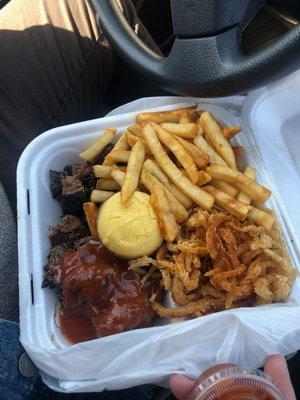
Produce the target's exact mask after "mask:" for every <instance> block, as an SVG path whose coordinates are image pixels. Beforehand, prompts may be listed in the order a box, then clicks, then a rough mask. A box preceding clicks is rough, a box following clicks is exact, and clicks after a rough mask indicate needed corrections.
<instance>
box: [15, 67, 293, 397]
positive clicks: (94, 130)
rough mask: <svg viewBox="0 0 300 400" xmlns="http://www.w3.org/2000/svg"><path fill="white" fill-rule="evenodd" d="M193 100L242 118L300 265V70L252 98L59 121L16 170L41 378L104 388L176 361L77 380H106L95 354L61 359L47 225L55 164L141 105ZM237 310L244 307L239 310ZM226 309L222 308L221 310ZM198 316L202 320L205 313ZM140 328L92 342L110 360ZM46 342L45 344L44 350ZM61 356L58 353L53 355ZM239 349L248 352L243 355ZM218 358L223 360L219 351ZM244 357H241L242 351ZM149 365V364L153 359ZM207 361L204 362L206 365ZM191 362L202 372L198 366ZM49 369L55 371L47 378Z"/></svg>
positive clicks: (25, 311)
mask: <svg viewBox="0 0 300 400" xmlns="http://www.w3.org/2000/svg"><path fill="white" fill-rule="evenodd" d="M195 102H196V103H198V104H199V107H200V108H204V109H207V110H209V111H211V112H213V113H214V114H215V115H216V116H217V118H218V119H220V120H221V121H222V122H223V123H225V124H227V123H228V124H235V125H241V124H242V125H243V126H244V128H245V129H244V132H243V133H242V134H241V135H238V138H237V139H235V144H236V145H241V146H243V147H244V149H245V152H244V154H245V156H246V159H247V163H248V162H249V164H250V165H252V166H253V167H254V168H256V169H257V171H258V180H259V181H260V182H261V183H263V184H265V185H266V186H268V187H270V189H271V190H272V192H273V196H272V197H271V200H270V201H269V202H268V203H267V206H269V207H270V208H273V209H274V210H275V212H276V214H277V216H278V218H279V222H280V223H281V226H282V230H283V234H284V237H285V240H286V243H287V246H288V249H289V251H290V254H291V257H292V259H293V262H294V264H295V266H296V267H298V266H299V259H300V244H299V240H300V132H299V126H300V73H299V72H297V73H295V74H293V75H291V76H289V77H288V78H285V79H284V80H282V81H280V82H277V83H276V84H273V85H271V86H268V87H267V88H263V89H260V90H257V91H254V92H251V93H250V94H248V95H247V96H246V97H244V96H234V97H226V98H217V99H196V98H182V97H155V98H145V99H140V100H137V101H134V102H132V103H129V104H127V105H124V106H121V107H119V108H118V109H116V110H114V111H113V112H112V113H110V114H109V115H108V116H107V117H104V118H99V119H95V120H91V121H86V122H81V123H77V124H73V125H67V126H62V127H58V128H55V129H52V130H50V131H47V132H45V133H43V134H41V135H40V136H38V137H37V138H36V139H35V140H34V141H33V142H31V143H30V144H29V145H28V146H27V148H26V149H25V150H24V152H23V154H22V156H21V158H20V161H19V165H18V170H17V197H18V248H19V250H18V251H19V291H20V330H21V341H22V343H23V345H24V346H25V348H26V350H27V351H28V352H29V354H30V356H31V357H32V358H33V360H34V361H35V363H36V364H37V365H38V366H39V368H40V369H41V370H42V371H44V372H45V373H44V374H43V379H44V380H45V381H46V382H47V383H48V384H49V385H50V386H51V387H53V388H54V389H56V390H65V391H84V390H85V391H91V390H103V389H104V388H105V387H108V388H111V389H114V388H115V389H116V388H121V387H128V386H131V385H135V384H137V383H147V382H155V383H157V382H158V381H159V376H161V378H162V377H163V376H166V375H167V373H168V372H169V371H170V368H171V367H169V366H165V370H164V369H162V371H161V373H160V372H159V371H158V372H157V373H154V374H153V375H151V377H152V378H151V379H150V378H149V379H148V378H146V376H147V374H146V372H144V376H145V380H144V381H143V379H142V378H140V379H131V376H132V375H130V376H129V377H127V381H126V382H124V381H123V383H120V382H119V381H118V379H117V378H116V372H113V373H112V374H113V376H110V375H109V374H108V376H106V378H105V383H103V384H102V386H101V384H99V385H98V386H95V385H92V384H87V383H86V381H81V382H78V380H81V379H82V380H93V379H98V381H97V382H99V379H100V381H101V376H102V375H101V373H100V372H99V368H100V369H101V366H100V365H98V364H97V361H95V368H98V372H97V373H96V372H95V373H94V372H93V371H94V370H93V366H90V365H85V364H84V366H83V367H82V366H81V367H80V368H78V367H76V368H75V366H74V368H72V366H70V365H63V363H62V362H60V364H58V359H59V356H60V354H61V353H62V352H63V351H65V352H66V354H71V351H72V350H71V347H76V346H70V344H69V343H68V342H67V341H66V340H65V339H64V338H63V336H62V335H61V333H60V330H59V328H58V327H57V324H56V321H55V310H56V307H57V296H56V293H55V291H54V290H50V289H42V288H41V285H42V281H43V276H44V266H45V265H46V263H47V254H48V251H49V247H50V246H49V241H48V235H49V226H51V225H53V224H56V223H58V222H59V220H60V217H61V214H62V212H61V209H60V206H59V204H58V203H57V201H55V200H53V199H52V197H51V193H50V188H49V170H50V169H55V170H60V169H63V168H64V167H65V166H66V165H70V164H73V163H76V162H79V161H80V159H79V157H78V153H79V151H80V150H82V149H83V148H84V147H86V146H87V145H88V144H89V143H90V142H91V141H93V140H94V139H95V138H96V137H98V136H99V134H100V133H101V131H103V130H104V129H105V128H107V127H110V126H114V127H116V128H118V133H119V134H120V133H121V132H122V131H124V129H125V128H126V127H127V126H128V125H130V124H132V123H134V118H135V115H136V113H137V112H138V111H141V110H149V109H152V108H154V109H160V110H162V109H169V108H176V107H178V105H179V104H180V105H186V104H190V103H195ZM298 286H299V283H298V279H297V281H296V283H295V285H294V288H293V290H292V292H291V295H290V299H289V302H288V303H287V304H286V306H288V305H289V304H290V305H292V306H295V305H299V304H300V301H299V300H298V294H299V293H300V289H299V287H298ZM268 307H269V308H270V307H275V305H270V306H264V307H258V308H255V309H253V311H252V312H253V313H256V314H259V313H263V312H264V311H263V310H264V309H269V308H268ZM226 312H227V311H226ZM234 313H235V311H234V310H233V311H231V314H232V315H234ZM239 313H240V314H241V312H240V311H239ZM221 314H222V313H218V315H219V316H220V315H221ZM261 315H262V314H261ZM205 318H206V320H205ZM219 318H220V317H219ZM213 319H214V316H208V317H202V318H201V320H202V322H199V324H200V323H204V322H205V321H209V320H213ZM198 320H199V321H200V319H198ZM198 320H197V321H198ZM197 321H195V322H193V324H194V325H195V324H197ZM263 321H264V317H263V316H262V317H261V318H260V323H261V324H262V325H261V326H262V329H263V324H264V322H263ZM180 324H181V323H179V324H178V327H180V326H181V325H180ZM169 326H170V325H169ZM173 326H174V325H173ZM167 329H168V327H166V326H164V327H162V326H160V327H159V326H158V327H153V328H147V329H141V330H139V332H140V333H139V334H140V335H144V334H145V335H146V336H147V337H148V338H149V336H151V332H153V335H154V336H155V335H158V334H159V332H166V331H167ZM299 329H300V326H299ZM137 332H138V331H137V330H135V331H131V332H127V333H124V334H119V335H113V337H111V338H113V339H111V338H110V337H108V338H104V339H98V340H97V341H93V342H97V343H99V346H100V345H101V343H104V342H105V343H107V345H106V347H105V349H106V350H105V355H104V354H103V351H104V350H103V346H102V345H101V346H102V347H101V351H102V353H101V356H102V357H104V359H105V360H106V361H105V362H106V363H107V365H110V364H109V361H110V360H112V359H113V357H117V356H119V354H120V348H121V349H122V343H123V342H124V343H125V342H126V341H128V340H129V339H128V338H130V337H133V335H136V334H137ZM144 332H146V333H144ZM241 334H242V333H241ZM125 338H126V340H125ZM111 340H114V343H116V342H117V343H119V344H120V346H121V347H120V348H118V350H116V351H117V352H118V354H117V353H116V351H115V350H114V349H112V348H111V347H109V346H110V345H109V343H110V341H111ZM153 340H154V339H153ZM179 340H180V338H179ZM199 341H201V338H199ZM129 342H130V340H129ZM87 343H88V342H87ZM94 345H95V343H93V344H91V346H94ZM77 346H78V347H76V348H77V349H78V348H79V349H83V348H84V349H85V348H87V349H88V345H86V344H84V345H82V344H80V345H77ZM124 346H125V344H124ZM152 348H153V347H152ZM40 349H43V351H44V353H42V352H41V350H40ZM124 349H125V348H124ZM240 350H241V349H240ZM295 350H296V348H295V349H294V348H293V346H292V344H291V346H290V348H289V349H288V348H287V347H286V349H285V350H282V351H285V352H290V351H295ZM151 351H152V349H149V352H151ZM166 351H167V350H166ZM174 351H175V350H174ZM237 351H238V350H237ZM265 352H266V350H265V349H264V350H262V357H263V356H264V354H265ZM108 353H110V354H108ZM42 354H47V356H45V357H44V358H43V357H42ZM49 354H50V355H51V357H50V356H49ZM56 355H57V359H56V358H55V357H56ZM85 356H86V354H85ZM239 356H240V357H242V355H239ZM49 357H50V358H49ZM80 357H81V353H80V352H79V351H78V360H79V362H80V360H81V359H80ZM145 357H146V356H145ZM209 357H214V356H213V355H212V354H210V356H209V355H208V356H207V358H208V361H207V362H208V363H209V362H213V360H214V359H212V358H210V359H209ZM257 357H258V356H257ZM254 358H255V357H254ZM70 359H72V357H71V358H70ZM180 359H181V358H180V356H179V360H180ZM216 360H218V359H217V358H216ZM239 360H241V359H240V358H238V361H239ZM81 361H82V360H81ZM98 361H99V360H98ZM229 361H230V360H229ZM99 362H100V361H99ZM188 362H189V360H185V361H184V364H185V365H186V364H187V363H188ZM66 363H67V361H66ZM257 363H258V361H257V359H255V360H253V364H257ZM87 364H88V363H87ZM190 364H192V362H191V363H190ZM80 365H81V364H80ZM82 365H83V364H82ZM120 365H121V364H120ZM149 365H150V367H151V363H150V362H149ZM166 365H167V364H166ZM201 365H202V364H201ZM205 365H206V364H205V363H204V364H203V366H205ZM252 366H258V365H252ZM128 367H129V366H128ZM193 368H194V370H193V371H194V372H195V373H196V372H197V371H196V369H195V366H193ZM193 368H192V369H193ZM129 370H130V368H129ZM68 371H69V372H68ZM114 371H116V370H114ZM166 371H167V372H166ZM186 371H187V373H190V374H191V373H192V372H191V371H190V370H188V369H187V370H186ZM46 373H47V374H46ZM160 374H161V375H160ZM49 375H51V376H52V377H51V378H49ZM104 375H105V374H104ZM133 375H134V373H133ZM57 378H58V379H57ZM71 381H72V382H74V381H76V384H72V382H71ZM70 382H71V383H70ZM83 382H85V383H83ZM116 382H117V383H116Z"/></svg>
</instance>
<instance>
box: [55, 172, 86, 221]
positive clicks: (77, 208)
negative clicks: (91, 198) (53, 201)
mask: <svg viewBox="0 0 300 400" xmlns="http://www.w3.org/2000/svg"><path fill="white" fill-rule="evenodd" d="M86 200H87V196H86V192H85V190H84V187H83V185H82V183H81V182H80V181H79V180H78V179H76V178H74V177H73V176H66V177H64V178H63V179H62V194H61V207H62V210H63V213H64V214H73V215H80V214H82V204H83V203H84V202H85V201H86Z"/></svg>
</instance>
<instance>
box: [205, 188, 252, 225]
mask: <svg viewBox="0 0 300 400" xmlns="http://www.w3.org/2000/svg"><path fill="white" fill-rule="evenodd" d="M203 189H204V190H205V191H207V192H208V193H210V194H211V195H212V196H213V197H214V199H215V203H216V204H217V205H218V206H220V207H222V208H224V210H227V211H229V212H230V213H231V214H232V215H234V216H236V217H237V218H238V219H240V220H241V221H244V220H245V219H246V217H247V215H248V212H249V210H250V206H247V205H246V204H244V203H241V202H239V201H237V200H236V199H235V198H234V197H231V196H229V195H228V194H227V193H224V192H222V191H221V190H219V189H216V188H215V187H214V186H211V185H207V186H204V187H203Z"/></svg>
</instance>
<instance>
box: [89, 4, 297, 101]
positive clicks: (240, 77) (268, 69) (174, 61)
mask: <svg viewBox="0 0 300 400" xmlns="http://www.w3.org/2000/svg"><path fill="white" fill-rule="evenodd" d="M93 3H94V6H95V9H96V12H97V16H98V19H99V22H100V26H101V29H102V30H103V32H104V34H105V35H106V37H107V39H108V40H109V41H110V42H111V43H112V45H113V46H114V48H115V49H116V51H117V52H118V53H119V54H120V56H121V57H123V59H124V60H125V61H127V62H128V63H129V64H130V65H131V66H132V67H133V68H136V69H137V70H138V71H140V72H141V73H143V74H144V76H145V77H146V78H151V79H153V80H154V81H155V82H156V83H157V84H158V85H159V86H161V87H162V88H164V89H166V90H169V91H170V92H174V93H177V94H181V95H188V96H223V95H228V94H234V93H241V92H245V91H248V90H249V89H253V88H255V87H257V86H261V85H263V84H266V83H268V82H270V81H271V80H274V79H278V78H281V77H283V76H284V75H287V74H288V73H290V72H293V71H295V70H296V69H297V68H298V67H299V61H300V60H299V59H300V25H298V26H296V27H295V28H293V29H292V30H291V31H289V32H288V33H286V34H284V35H283V36H282V37H280V38H279V39H278V40H276V41H275V42H273V43H271V44H269V45H267V46H266V47H264V48H263V49H262V50H260V51H258V52H256V53H255V54H251V55H245V54H243V52H242V50H241V32H242V29H243V28H244V27H245V26H246V25H247V23H248V22H249V21H250V20H251V18H252V17H253V16H254V15H255V13H256V12H257V11H258V10H259V8H260V7H261V6H262V5H263V4H264V3H265V0H171V9H172V18H173V30H174V35H175V41H174V44H173V47H172V49H171V51H170V54H169V55H168V56H167V57H162V56H161V55H158V54H156V53H155V52H154V51H153V50H151V49H150V48H148V47H147V46H146V45H145V44H144V43H143V42H142V41H141V39H140V38H138V37H137V35H135V33H134V32H133V30H132V29H131V27H130V26H129V24H128V22H127V21H126V19H125V17H124V15H123V14H122V12H121V11H120V9H119V7H118V5H117V3H116V1H115V0H93Z"/></svg>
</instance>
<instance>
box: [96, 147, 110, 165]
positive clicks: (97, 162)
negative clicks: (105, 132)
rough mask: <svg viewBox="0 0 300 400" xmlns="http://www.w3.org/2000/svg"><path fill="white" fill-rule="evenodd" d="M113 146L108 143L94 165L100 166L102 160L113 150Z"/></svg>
mask: <svg viewBox="0 0 300 400" xmlns="http://www.w3.org/2000/svg"><path fill="white" fill-rule="evenodd" d="M114 146H115V145H114V144H113V143H108V144H107V145H106V146H105V147H104V149H103V150H102V152H101V153H100V154H99V156H98V158H97V159H96V161H95V162H94V164H102V163H103V161H104V158H105V157H106V156H107V154H108V153H110V152H111V151H112V149H113V148H114Z"/></svg>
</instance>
